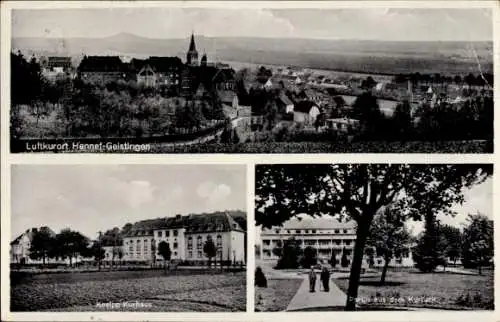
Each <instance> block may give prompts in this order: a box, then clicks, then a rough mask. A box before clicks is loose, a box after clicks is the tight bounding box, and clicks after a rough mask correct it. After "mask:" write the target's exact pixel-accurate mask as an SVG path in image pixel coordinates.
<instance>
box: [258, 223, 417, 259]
mask: <svg viewBox="0 0 500 322" xmlns="http://www.w3.org/2000/svg"><path fill="white" fill-rule="evenodd" d="M260 237H261V242H262V247H261V252H260V259H261V260H274V261H276V260H278V259H279V257H278V256H276V255H275V254H274V253H273V249H275V248H277V247H278V248H279V247H281V245H283V243H284V242H285V241H286V240H287V239H290V238H292V237H293V238H295V240H297V241H298V243H299V245H300V247H301V248H302V249H304V248H306V247H308V246H310V247H312V248H314V249H316V251H317V256H318V259H319V260H321V261H323V262H328V261H329V260H330V259H331V256H332V252H333V253H335V257H336V259H337V264H340V259H341V257H342V254H343V252H345V254H346V255H347V259H348V262H349V264H350V262H351V261H352V255H353V250H354V245H355V243H356V223H355V222H354V221H352V220H351V221H349V222H345V221H344V222H340V221H338V220H336V219H333V218H314V219H308V218H304V219H302V220H298V219H291V220H288V221H286V222H285V223H283V226H282V227H273V228H271V229H263V230H262V232H261V234H260ZM397 255H399V256H398V257H395V258H393V259H392V260H391V263H390V266H413V260H412V257H411V249H407V250H405V251H403V252H401V254H397ZM365 261H366V263H368V257H367V256H365ZM383 265H384V260H383V259H382V258H381V257H378V256H375V258H374V266H383Z"/></svg>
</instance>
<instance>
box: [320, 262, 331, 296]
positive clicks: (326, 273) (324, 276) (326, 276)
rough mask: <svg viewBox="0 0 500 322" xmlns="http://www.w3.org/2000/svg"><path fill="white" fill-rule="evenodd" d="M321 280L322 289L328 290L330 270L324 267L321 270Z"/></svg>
mask: <svg viewBox="0 0 500 322" xmlns="http://www.w3.org/2000/svg"><path fill="white" fill-rule="evenodd" d="M321 282H322V283H323V290H324V291H325V292H330V272H329V271H328V268H326V267H323V269H322V270H321Z"/></svg>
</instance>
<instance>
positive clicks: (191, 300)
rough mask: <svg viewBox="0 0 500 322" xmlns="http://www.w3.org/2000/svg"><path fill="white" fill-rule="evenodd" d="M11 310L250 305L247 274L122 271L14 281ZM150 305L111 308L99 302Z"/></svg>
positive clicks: (193, 308)
mask: <svg viewBox="0 0 500 322" xmlns="http://www.w3.org/2000/svg"><path fill="white" fill-rule="evenodd" d="M11 284H12V285H11V310H12V311H46V310H55V311H101V310H107V311H137V310H138V311H157V312H186V311H204V312H231V311H245V309H246V287H245V285H246V275H245V272H238V273H227V272H224V273H222V272H211V274H208V272H205V273H200V272H185V271H179V272H167V273H166V274H165V273H164V272H163V271H141V272H139V271H135V272H134V271H120V272H97V273H95V272H93V273H61V274H40V275H33V276H28V277H24V278H16V279H12V283H11ZM127 302H128V303H130V302H132V303H134V302H139V303H146V304H147V307H128V306H127V307H121V308H116V307H114V308H113V309H110V308H108V307H105V306H99V303H122V304H123V303H127Z"/></svg>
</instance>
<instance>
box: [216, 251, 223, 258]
mask: <svg viewBox="0 0 500 322" xmlns="http://www.w3.org/2000/svg"><path fill="white" fill-rule="evenodd" d="M217 258H222V249H217Z"/></svg>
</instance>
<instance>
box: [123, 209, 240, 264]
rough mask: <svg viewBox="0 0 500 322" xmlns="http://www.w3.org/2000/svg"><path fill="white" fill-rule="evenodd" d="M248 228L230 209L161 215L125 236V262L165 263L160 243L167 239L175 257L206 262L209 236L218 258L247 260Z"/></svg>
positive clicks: (140, 223) (132, 229)
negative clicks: (240, 222) (159, 251)
mask: <svg viewBox="0 0 500 322" xmlns="http://www.w3.org/2000/svg"><path fill="white" fill-rule="evenodd" d="M244 238H245V231H244V230H243V229H242V228H241V226H240V225H239V224H238V223H237V222H236V221H235V220H234V219H233V218H232V217H231V215H230V214H228V213H227V212H215V213H210V214H197V215H187V216H181V215H177V216H175V217H166V218H157V219H151V220H143V221H139V222H136V223H135V224H134V225H133V226H132V228H131V229H130V230H129V231H128V232H127V233H126V234H125V235H124V236H123V247H124V256H123V261H124V262H143V263H144V262H147V263H154V262H157V261H158V262H161V261H163V258H162V256H161V255H160V254H159V253H158V249H159V244H160V243H161V242H166V243H167V244H168V245H169V248H170V250H171V260H178V261H191V262H197V263H202V262H206V261H207V260H208V258H207V256H206V254H205V253H204V251H203V246H204V244H205V242H206V241H207V240H208V239H211V240H212V241H213V242H214V245H215V246H216V249H217V255H216V259H217V260H224V261H232V262H236V263H238V262H245V245H244V244H245V243H244Z"/></svg>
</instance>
